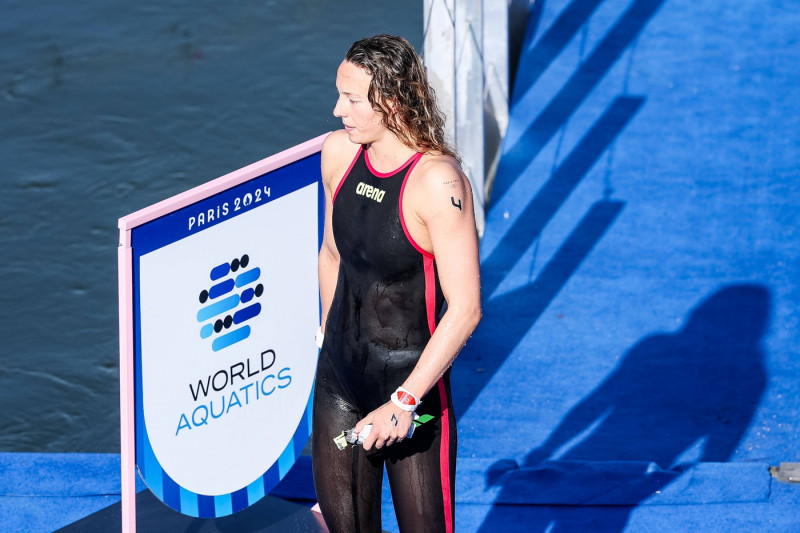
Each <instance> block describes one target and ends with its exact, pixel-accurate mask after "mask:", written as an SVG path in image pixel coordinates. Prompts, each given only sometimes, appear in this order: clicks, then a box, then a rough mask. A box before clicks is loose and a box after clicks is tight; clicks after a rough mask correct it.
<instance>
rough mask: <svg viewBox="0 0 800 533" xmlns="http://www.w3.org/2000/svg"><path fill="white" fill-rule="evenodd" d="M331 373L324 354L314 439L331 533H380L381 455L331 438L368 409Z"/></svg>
mask: <svg viewBox="0 0 800 533" xmlns="http://www.w3.org/2000/svg"><path fill="white" fill-rule="evenodd" d="M326 370H327V371H326ZM332 374H333V373H332V372H331V371H330V370H329V369H326V364H325V362H324V360H323V357H322V356H321V357H320V364H319V368H318V369H317V381H316V384H315V386H314V404H313V421H312V442H311V446H312V469H313V473H314V488H315V489H316V491H317V499H318V500H319V506H320V510H321V511H322V516H323V518H325V524H326V525H327V526H328V529H329V530H330V531H331V533H380V532H381V484H382V482H383V460H382V458H381V457H380V455H379V454H378V455H376V454H371V456H370V455H367V454H365V453H364V449H363V448H362V447H361V446H348V447H347V448H345V449H344V450H340V449H339V448H338V447H337V446H336V444H335V443H334V442H333V439H334V437H336V436H337V435H339V434H340V433H341V432H342V431H343V430H345V429H350V428H352V427H354V426H355V425H356V423H357V422H358V421H359V420H361V418H363V416H364V415H362V414H361V413H359V412H358V411H357V410H356V409H355V408H353V407H352V406H351V405H350V404H349V402H348V401H346V400H345V399H344V398H343V396H344V395H343V394H341V391H340V388H339V385H338V383H337V382H336V380H335V377H332Z"/></svg>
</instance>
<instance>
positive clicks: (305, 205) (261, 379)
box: [119, 136, 324, 529]
mask: <svg viewBox="0 0 800 533" xmlns="http://www.w3.org/2000/svg"><path fill="white" fill-rule="evenodd" d="M323 140H324V136H321V137H319V138H317V139H314V140H312V141H309V142H307V143H304V144H302V145H299V146H298V147H295V148H293V149H290V150H287V151H286V152H282V153H281V154H278V155H277V156H273V157H271V158H268V159H265V160H263V161H260V162H258V163H255V164H253V165H250V166H248V167H245V168H243V169H240V170H238V171H236V172H233V173H231V174H228V175H226V176H223V177H221V178H218V179H217V180H214V181H212V182H209V183H207V184H205V185H203V186H200V187H197V188H195V189H192V190H191V191H187V192H186V193H183V194H181V195H178V196H176V197H174V198H171V199H169V200H166V201H164V202H161V203H159V204H156V205H154V206H151V207H150V208H147V209H144V210H142V211H139V212H137V213H134V214H132V215H129V216H128V217H123V218H122V219H120V251H119V254H120V255H119V262H120V265H119V266H120V333H121V334H120V383H121V388H120V391H121V417H122V424H121V427H122V451H123V457H122V459H123V465H122V469H123V529H126V521H127V523H128V529H129V528H130V525H131V523H132V524H133V527H134V528H135V510H134V511H133V512H131V509H130V508H129V509H128V510H127V515H126V508H125V505H126V501H125V500H126V498H129V499H132V498H133V490H132V486H133V481H134V477H133V476H134V475H135V474H133V472H132V471H133V467H132V465H133V464H134V462H135V467H136V469H138V472H139V474H140V475H141V477H142V479H143V480H144V482H145V483H146V484H147V486H148V487H149V489H150V490H151V491H152V492H153V493H154V494H155V495H156V497H158V498H159V499H160V500H161V501H163V502H164V503H165V504H167V505H168V506H170V507H172V508H173V509H175V510H176V511H179V512H181V513H183V514H186V515H190V516H196V517H207V518H211V517H220V516H225V515H229V514H231V513H234V512H237V511H239V510H242V509H244V508H246V507H248V506H249V505H251V504H253V503H255V502H256V501H258V500H259V499H261V498H262V497H263V496H264V495H265V494H267V493H268V492H269V491H270V490H271V489H272V488H273V487H274V486H275V485H276V484H277V483H278V481H280V479H282V478H283V476H284V475H285V474H286V473H287V472H288V470H289V469H290V468H291V466H292V465H293V464H294V461H295V459H296V458H297V456H298V455H299V454H300V452H301V451H302V449H303V447H304V445H305V443H306V441H307V439H308V436H309V434H310V427H311V419H310V415H311V407H310V399H311V392H312V386H313V381H314V373H315V369H316V359H317V349H316V347H315V345H314V338H313V337H314V335H313V334H314V331H315V330H316V327H317V325H318V324H319V289H318V281H317V266H316V265H317V257H318V252H319V245H320V242H321V238H322V216H323V209H324V208H323V205H324V204H323V194H322V191H321V185H320V171H319V168H320V157H319V150H320V149H321V145H322V141H323ZM126 485H128V486H127V488H126ZM129 504H130V506H134V505H135V504H134V503H132V502H129ZM131 514H133V515H134V516H130V515H131Z"/></svg>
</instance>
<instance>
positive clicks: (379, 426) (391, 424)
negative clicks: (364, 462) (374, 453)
mask: <svg viewBox="0 0 800 533" xmlns="http://www.w3.org/2000/svg"><path fill="white" fill-rule="evenodd" d="M413 414H414V413H412V412H409V411H403V410H401V409H398V408H397V406H396V405H394V404H393V403H392V402H391V401H389V402H386V403H385V404H383V405H382V406H380V407H378V408H377V409H375V410H374V411H372V412H371V413H370V414H368V415H367V416H365V417H364V418H362V419H361V420H359V421H358V424H356V427H355V428H354V430H355V432H356V433H359V432H360V431H361V430H362V429H364V426H366V425H367V424H372V430H371V431H370V432H369V435H367V439H366V440H365V441H364V450H365V451H369V450H370V449H371V448H372V447H373V446H375V448H377V449H381V448H383V447H384V446H391V445H392V444H395V443H397V442H400V441H402V440H403V439H405V438H406V435H408V432H409V429H411V423H412V418H413Z"/></svg>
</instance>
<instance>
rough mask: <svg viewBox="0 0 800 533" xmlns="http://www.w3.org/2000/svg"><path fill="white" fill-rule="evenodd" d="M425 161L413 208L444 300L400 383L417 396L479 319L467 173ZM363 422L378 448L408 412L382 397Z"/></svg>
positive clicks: (391, 438) (397, 436)
mask: <svg viewBox="0 0 800 533" xmlns="http://www.w3.org/2000/svg"><path fill="white" fill-rule="evenodd" d="M431 167H432V168H430V170H427V171H425V175H423V176H420V178H425V179H421V180H420V182H422V183H421V184H420V186H421V187H420V189H419V191H418V192H415V194H414V198H415V204H416V208H415V211H416V212H417V214H418V216H419V219H420V221H421V222H422V223H424V224H425V226H426V228H427V230H428V232H429V235H430V240H431V245H432V249H433V253H434V255H435V257H436V267H437V269H438V272H439V282H440V283H441V286H442V291H443V293H444V297H445V299H446V300H447V304H448V305H447V311H446V312H445V314H444V316H443V317H442V320H441V321H440V322H439V325H438V326H437V327H436V330H435V331H434V333H433V336H432V337H431V339H430V341H428V344H427V346H426V347H425V349H424V350H423V352H422V355H421V356H420V358H419V361H418V362H417V365H416V366H415V367H414V370H413V371H412V372H411V374H410V375H409V376H408V378H407V379H406V380H405V382H404V383H403V385H402V386H403V388H405V389H407V390H409V391H410V392H412V393H413V394H414V395H416V396H417V397H419V398H422V397H423V396H424V395H425V394H427V393H428V391H430V390H431V389H432V388H433V387H434V385H436V383H437V382H438V381H439V379H440V378H441V377H442V375H443V374H444V373H445V372H446V371H447V369H448V368H450V365H452V364H453V361H454V360H455V358H456V356H457V355H458V352H459V351H460V350H461V348H463V346H464V344H466V342H467V339H469V336H470V335H471V334H472V332H473V331H474V330H475V328H476V327H477V325H478V322H479V321H480V319H481V297H480V268H479V262H478V237H477V231H476V229H475V216H474V212H473V209H472V190H471V189H470V185H469V181H468V180H467V178H466V177H465V176H464V175H463V174H461V172H460V171H458V169H456V168H455V167H454V166H453V165H452V164H449V163H436V164H435V165H432V166H431ZM428 172H430V173H431V174H432V175H428ZM416 198H419V200H416ZM459 205H460V207H459ZM392 415H394V416H395V419H396V422H395V419H392ZM366 424H372V426H373V427H372V431H371V432H370V434H369V436H368V437H367V439H366V441H365V442H364V449H365V450H369V449H370V448H371V447H372V446H373V445H374V446H375V447H376V448H382V447H383V446H389V445H391V444H394V443H396V442H399V441H402V440H403V439H404V438H405V435H406V434H407V433H408V429H409V427H410V426H411V413H409V412H405V411H401V410H399V409H398V408H397V406H395V405H394V404H393V403H392V402H391V401H387V403H385V404H384V405H382V406H381V407H379V408H378V409H376V410H375V411H372V412H371V413H369V414H368V415H367V416H366V417H365V418H363V419H362V420H360V421H359V422H358V424H356V427H355V430H356V432H358V431H360V430H361V429H362V428H363V427H364V426H365V425H366Z"/></svg>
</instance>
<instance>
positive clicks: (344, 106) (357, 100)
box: [333, 61, 389, 144]
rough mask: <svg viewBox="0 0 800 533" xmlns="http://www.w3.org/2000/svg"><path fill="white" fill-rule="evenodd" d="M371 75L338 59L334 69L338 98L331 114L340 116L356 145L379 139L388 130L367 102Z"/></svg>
mask: <svg viewBox="0 0 800 533" xmlns="http://www.w3.org/2000/svg"><path fill="white" fill-rule="evenodd" d="M371 81H372V76H370V75H369V74H367V72H366V71H365V70H364V69H363V68H361V67H359V66H356V65H354V64H352V63H350V62H348V61H342V64H341V65H339V70H338V71H337V72H336V90H337V91H338V92H339V99H338V100H337V101H336V106H335V107H334V108H333V115H334V116H335V117H338V118H341V119H342V123H343V124H344V127H345V129H346V130H347V132H348V133H349V134H350V140H351V141H352V142H354V143H356V144H369V143H372V142H375V141H377V140H379V139H380V138H381V137H382V136H383V135H385V134H386V133H387V132H388V131H389V130H387V129H386V127H385V126H384V125H383V119H382V117H381V115H380V114H379V113H376V112H375V110H374V109H372V104H370V103H369V97H368V94H369V84H370V82H371Z"/></svg>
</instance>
